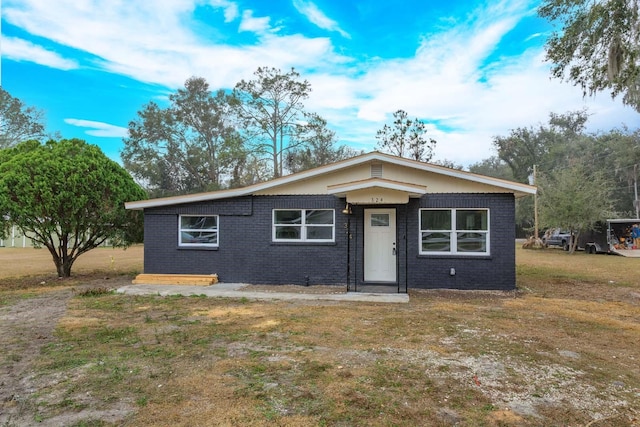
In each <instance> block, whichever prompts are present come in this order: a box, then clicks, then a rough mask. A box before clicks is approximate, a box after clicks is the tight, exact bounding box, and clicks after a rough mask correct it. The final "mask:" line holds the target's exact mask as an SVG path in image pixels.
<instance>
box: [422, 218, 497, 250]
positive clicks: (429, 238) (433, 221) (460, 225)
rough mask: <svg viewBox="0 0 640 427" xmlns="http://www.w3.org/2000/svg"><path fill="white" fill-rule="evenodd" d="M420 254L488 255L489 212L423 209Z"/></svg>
mask: <svg viewBox="0 0 640 427" xmlns="http://www.w3.org/2000/svg"><path fill="white" fill-rule="evenodd" d="M420 253H421V254H458V255H487V254H489V210H488V209H420Z"/></svg>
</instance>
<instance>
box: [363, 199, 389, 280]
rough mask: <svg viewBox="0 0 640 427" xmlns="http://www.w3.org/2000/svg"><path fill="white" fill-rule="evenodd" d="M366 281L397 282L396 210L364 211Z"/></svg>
mask: <svg viewBox="0 0 640 427" xmlns="http://www.w3.org/2000/svg"><path fill="white" fill-rule="evenodd" d="M364 280H365V282H393V283H395V282H396V210H395V209H365V211H364Z"/></svg>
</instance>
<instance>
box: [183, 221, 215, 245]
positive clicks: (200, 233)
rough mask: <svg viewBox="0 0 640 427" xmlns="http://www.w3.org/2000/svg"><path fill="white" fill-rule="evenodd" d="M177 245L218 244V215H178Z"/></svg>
mask: <svg viewBox="0 0 640 427" xmlns="http://www.w3.org/2000/svg"><path fill="white" fill-rule="evenodd" d="M179 221H180V225H179V230H178V245H179V246H213V247H217V246H218V216H217V215H211V216H192V215H180V219H179Z"/></svg>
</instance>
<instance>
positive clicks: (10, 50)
mask: <svg viewBox="0 0 640 427" xmlns="http://www.w3.org/2000/svg"><path fill="white" fill-rule="evenodd" d="M2 56H3V57H4V58H6V59H12V60H14V61H26V62H33V63H36V64H40V65H44V66H47V67H51V68H58V69H60V70H71V69H74V68H78V64H77V63H76V62H75V61H72V60H70V59H66V58H63V57H62V56H60V55H58V54H57V53H55V52H52V51H50V50H47V49H45V48H44V47H42V46H37V45H35V44H33V43H31V42H29V41H27V40H23V39H19V38H15V37H4V36H3V37H2Z"/></svg>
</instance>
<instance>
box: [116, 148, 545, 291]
mask: <svg viewBox="0 0 640 427" xmlns="http://www.w3.org/2000/svg"><path fill="white" fill-rule="evenodd" d="M535 192H536V188H535V187H532V186H530V185H526V184H521V183H516V182H511V181H505V180H501V179H497V178H491V177H487V176H482V175H477V174H473V173H469V172H464V171H460V170H455V169H450V168H446V167H442V166H438V165H433V164H429V163H423V162H417V161H413V160H409V159H405V158H400V157H395V156H391V155H388V154H382V153H379V152H372V153H368V154H363V155H361V156H357V157H354V158H351V159H348V160H344V161H340V162H337V163H334V164H331V165H327V166H322V167H318V168H315V169H311V170H307V171H304V172H300V173H296V174H292V175H288V176H285V177H281V178H277V179H274V180H271V181H267V182H262V183H259V184H255V185H251V186H248V187H244V188H238V189H232V190H222V191H214V192H207V193H198V194H192V195H186V196H177V197H167V198H159V199H150V200H142V201H132V202H129V203H127V204H126V207H127V209H140V210H143V211H144V271H145V273H152V274H217V275H218V277H219V279H220V281H221V282H241V283H250V284H297V285H318V284H326V285H344V286H346V287H347V290H349V291H357V290H361V289H363V288H364V287H365V286H366V287H367V289H370V286H373V285H384V286H393V287H394V288H397V291H398V292H406V291H407V289H409V288H421V289H433V288H449V289H495V290H511V289H514V288H515V284H516V272H515V200H516V199H517V198H519V197H524V196H527V195H532V194H535Z"/></svg>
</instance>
